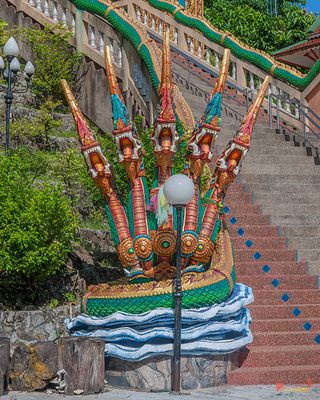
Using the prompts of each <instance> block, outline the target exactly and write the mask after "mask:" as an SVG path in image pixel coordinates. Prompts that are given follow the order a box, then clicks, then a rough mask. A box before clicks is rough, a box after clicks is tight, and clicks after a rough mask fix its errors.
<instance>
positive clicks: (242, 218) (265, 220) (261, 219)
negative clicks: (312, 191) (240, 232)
mask: <svg viewBox="0 0 320 400" xmlns="http://www.w3.org/2000/svg"><path fill="white" fill-rule="evenodd" d="M230 214H231V213H229V214H228V215H226V217H225V220H226V222H227V225H234V226H237V228H240V227H242V228H243V227H245V226H248V225H249V226H250V225H267V226H269V221H270V218H269V216H267V215H261V214H246V215H241V214H240V215H237V216H236V217H235V216H233V215H230ZM234 218H236V220H234Z"/></svg>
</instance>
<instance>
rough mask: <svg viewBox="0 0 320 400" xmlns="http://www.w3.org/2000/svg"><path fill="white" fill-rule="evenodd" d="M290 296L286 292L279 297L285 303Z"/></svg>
mask: <svg viewBox="0 0 320 400" xmlns="http://www.w3.org/2000/svg"><path fill="white" fill-rule="evenodd" d="M289 298H290V296H289V295H288V293H284V294H283V295H282V297H281V299H282V301H284V302H285V303H286V302H287V301H288V300H289Z"/></svg>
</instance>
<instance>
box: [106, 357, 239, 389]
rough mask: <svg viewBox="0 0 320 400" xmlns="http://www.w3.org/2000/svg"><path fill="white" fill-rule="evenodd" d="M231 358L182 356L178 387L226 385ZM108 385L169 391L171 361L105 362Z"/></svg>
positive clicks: (160, 359)
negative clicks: (179, 384)
mask: <svg viewBox="0 0 320 400" xmlns="http://www.w3.org/2000/svg"><path fill="white" fill-rule="evenodd" d="M233 358H234V356H233V355H224V356H211V357H210V356H208V357H184V358H182V360H181V376H182V379H181V381H182V382H181V386H182V389H184V390H191V389H200V388H209V387H214V386H219V385H223V384H226V383H227V371H228V370H229V369H231V368H232V364H233V362H232V359H233ZM106 380H107V383H108V385H110V386H113V387H122V388H130V389H138V390H151V391H162V390H170V389H171V358H168V357H162V358H157V359H155V358H149V359H147V360H144V361H140V362H129V361H122V360H119V359H116V358H111V357H107V359H106Z"/></svg>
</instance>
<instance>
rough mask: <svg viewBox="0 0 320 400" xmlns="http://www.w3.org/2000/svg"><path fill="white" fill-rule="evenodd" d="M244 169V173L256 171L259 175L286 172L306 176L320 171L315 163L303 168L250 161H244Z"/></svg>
mask: <svg viewBox="0 0 320 400" xmlns="http://www.w3.org/2000/svg"><path fill="white" fill-rule="evenodd" d="M246 161H247V160H246ZM242 171H243V173H244V174H252V173H255V174H257V175H260V174H263V175H264V174H270V175H274V176H275V175H278V174H281V173H282V174H283V173H284V172H285V173H286V174H288V175H294V176H305V175H309V174H314V173H316V172H317V171H319V169H318V168H317V167H316V166H315V165H311V166H308V167H307V168H301V167H300V165H288V164H266V163H258V164H257V163H252V164H250V163H248V162H244V163H243V169H242ZM301 179H302V178H301Z"/></svg>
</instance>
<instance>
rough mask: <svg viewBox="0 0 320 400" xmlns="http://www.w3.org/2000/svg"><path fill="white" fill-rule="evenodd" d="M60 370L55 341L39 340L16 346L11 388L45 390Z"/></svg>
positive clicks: (11, 365)
mask: <svg viewBox="0 0 320 400" xmlns="http://www.w3.org/2000/svg"><path fill="white" fill-rule="evenodd" d="M57 371H58V347H57V345H56V344H55V343H54V342H39V343H34V344H30V345H24V344H21V345H19V346H17V347H16V349H15V351H14V353H13V356H12V359H11V364H10V381H11V389H12V390H17V391H28V392H31V391H35V390H43V389H44V388H46V386H47V385H48V384H49V381H50V380H51V379H53V378H54V377H55V375H56V373H57Z"/></svg>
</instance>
